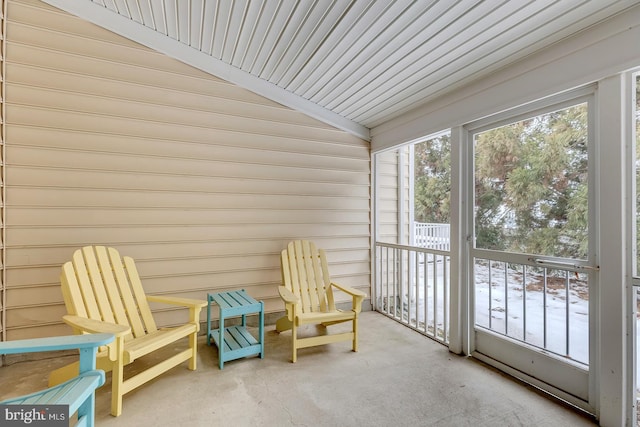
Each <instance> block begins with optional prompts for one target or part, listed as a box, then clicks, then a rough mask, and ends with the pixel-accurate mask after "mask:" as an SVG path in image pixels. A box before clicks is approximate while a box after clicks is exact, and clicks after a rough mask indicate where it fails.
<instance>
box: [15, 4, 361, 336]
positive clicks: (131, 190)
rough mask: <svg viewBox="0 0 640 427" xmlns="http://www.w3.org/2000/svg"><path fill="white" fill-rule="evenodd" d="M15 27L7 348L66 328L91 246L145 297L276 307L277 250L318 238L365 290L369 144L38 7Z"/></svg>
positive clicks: (165, 313)
mask: <svg viewBox="0 0 640 427" xmlns="http://www.w3.org/2000/svg"><path fill="white" fill-rule="evenodd" d="M7 20H8V28H7V56H6V61H7V76H6V85H7V86H6V89H7V93H6V100H5V102H6V126H7V140H6V145H7V146H6V167H7V182H6V193H7V200H6V206H7V224H6V227H7V241H6V247H7V264H6V272H7V282H6V293H7V307H6V310H7V312H6V317H7V325H6V326H7V339H18V338H26V337H36V336H46V335H55V334H61V333H66V332H69V329H67V327H66V326H64V325H63V324H62V322H61V317H62V315H64V314H65V312H66V311H65V308H64V304H63V301H62V295H61V292H60V285H59V273H60V266H61V264H62V263H64V262H65V261H67V260H69V258H70V257H71V255H72V253H73V251H74V250H76V249H78V248H80V247H82V246H84V245H90V244H100V245H107V246H114V247H116V248H117V249H119V250H120V252H121V254H123V255H130V256H132V257H134V258H135V259H136V261H137V265H138V268H139V271H140V274H141V276H142V279H143V284H144V286H145V289H146V291H147V293H149V294H168V295H179V296H184V297H191V298H201V299H204V298H206V294H207V292H210V291H216V290H224V289H238V288H244V289H246V290H247V291H248V292H249V293H250V294H251V295H253V296H254V297H255V298H257V299H263V300H264V301H265V305H266V311H267V312H279V311H282V310H283V305H282V303H281V301H280V298H279V297H278V293H277V286H278V284H279V283H280V265H279V252H280V250H281V249H283V248H284V247H285V246H286V243H287V242H288V241H289V240H291V239H297V238H308V239H312V240H314V241H315V242H316V243H317V244H318V246H320V247H323V248H325V249H327V252H328V253H327V255H328V259H329V262H330V269H331V272H332V275H333V279H334V280H336V281H338V282H342V283H344V284H346V285H350V286H355V287H357V288H359V289H361V290H362V291H364V292H366V293H367V295H368V294H369V293H370V252H369V248H370V220H369V217H370V210H369V206H370V203H369V202H370V201H369V198H370V184H369V183H370V158H369V153H370V150H369V144H368V143H367V142H366V141H363V140H361V139H359V138H356V137H354V136H351V135H350V134H348V133H346V132H343V131H340V130H337V129H335V128H332V127H330V126H328V125H325V124H323V123H321V122H319V121H317V120H314V119H312V118H309V117H307V116H305V115H303V114H301V113H299V112H296V111H293V110H291V109H289V108H286V107H283V106H281V105H279V104H276V103H274V102H271V101H269V100H267V99H265V98H262V97H260V96H258V95H256V94H253V93H251V92H249V91H246V90H244V89H241V88H239V87H236V86H234V85H232V84H229V83H226V82H224V81H222V80H220V79H218V78H215V77H213V76H211V75H208V74H206V73H204V72H201V71H199V70H197V69H195V68H192V67H190V66H187V65H185V64H183V63H180V62H178V61H176V60H173V59H171V58H169V57H167V56H164V55H162V54H160V53H157V52H154V51H152V50H150V49H148V48H146V47H143V46H140V45H137V44H135V43H133V42H131V41H129V40H126V39H124V38H122V37H120V36H117V35H114V34H112V33H110V32H108V31H106V30H104V29H101V28H99V27H97V26H95V25H93V24H91V23H88V22H85V21H82V20H80V19H78V18H76V17H73V16H71V15H68V14H66V13H63V12H60V11H58V10H56V9H54V8H52V7H50V6H47V5H45V4H44V3H41V2H39V1H36V0H15V1H14V0H10V1H9V8H8V13H7ZM155 314H156V319H157V321H158V323H159V324H160V325H171V324H174V323H177V322H178V321H180V320H182V317H181V316H182V313H181V312H180V311H176V310H173V309H159V308H158V309H157V310H156V311H155ZM205 315H206V314H204V313H203V316H205ZM202 319H203V320H204V317H203V318H202Z"/></svg>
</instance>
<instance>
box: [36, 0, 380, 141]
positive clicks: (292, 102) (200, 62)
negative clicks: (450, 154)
mask: <svg viewBox="0 0 640 427" xmlns="http://www.w3.org/2000/svg"><path fill="white" fill-rule="evenodd" d="M43 1H44V2H45V3H47V4H50V5H51V6H54V7H57V8H58V9H61V10H64V11H65V12H68V13H71V14H72V15H75V16H78V17H80V18H82V19H84V20H86V21H89V22H92V23H94V24H96V25H98V26H100V27H103V28H105V29H107V30H109V31H112V32H114V33H116V34H119V35H121V36H123V37H126V38H128V39H130V40H133V41H135V42H137V43H140V44H142V45H144V46H147V47H149V48H151V49H153V50H155V51H158V52H161V53H164V54H165V55H168V56H170V57H172V58H175V59H177V60H179V61H181V62H184V63H185V64H188V65H191V66H193V67H195V68H198V69H200V70H202V71H205V72H207V73H209V74H211V75H213V76H216V77H218V78H221V79H223V80H226V81H228V82H231V83H234V84H236V85H238V86H240V87H242V88H244V89H247V90H250V91H252V92H254V93H257V94H259V95H261V96H264V97H265V98H268V99H270V100H272V101H275V102H278V103H280V104H282V105H284V106H287V107H289V108H292V109H294V110H297V111H300V112H302V113H304V114H306V115H308V116H311V117H313V118H315V119H317V120H320V121H322V122H325V123H327V124H329V125H331V126H335V127H336V128H338V129H342V130H344V131H346V132H349V133H351V134H353V135H356V136H358V137H359V138H362V139H364V140H366V141H370V133H369V128H367V127H365V126H363V125H361V124H359V123H356V122H354V121H352V120H350V119H348V118H346V117H343V116H341V115H339V114H337V113H335V112H333V111H331V110H328V109H326V108H324V107H322V106H320V105H318V104H315V103H314V102H311V101H309V100H307V99H305V98H302V97H301V96H299V95H296V94H294V93H291V92H288V91H286V90H284V89H282V88H281V87H279V86H277V85H275V84H273V83H271V82H269V81H267V80H263V79H260V78H258V77H256V76H254V75H251V74H249V73H247V72H246V71H243V70H240V69H238V68H236V67H234V66H232V65H230V64H226V63H224V62H222V61H221V60H219V59H216V58H214V57H212V56H210V55H208V54H206V53H204V52H200V51H199V50H197V49H194V48H191V47H189V46H186V45H185V44H184V43H181V42H179V41H177V40H175V39H172V38H170V37H168V36H166V35H164V34H161V33H159V32H157V31H154V30H152V29H151V28H148V27H146V26H144V25H142V24H140V23H138V22H136V21H133V20H131V19H128V18H127V17H124V16H121V15H119V14H117V13H115V12H113V11H111V10H109V9H107V8H105V7H103V6H100V5H98V4H96V3H94V2H92V1H89V0H81V1H80V0H75V1H68V0H43Z"/></svg>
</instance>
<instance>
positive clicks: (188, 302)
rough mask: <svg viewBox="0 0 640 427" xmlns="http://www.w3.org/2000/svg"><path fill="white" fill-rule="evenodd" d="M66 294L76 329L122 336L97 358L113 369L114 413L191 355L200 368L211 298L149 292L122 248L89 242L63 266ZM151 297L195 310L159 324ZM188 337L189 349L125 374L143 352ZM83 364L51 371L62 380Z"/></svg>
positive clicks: (67, 319)
mask: <svg viewBox="0 0 640 427" xmlns="http://www.w3.org/2000/svg"><path fill="white" fill-rule="evenodd" d="M61 282H62V293H63V296H64V301H65V305H66V307H67V312H68V313H69V314H68V315H65V316H63V320H64V321H65V323H67V324H68V325H70V326H71V327H73V329H74V331H75V332H76V333H101V332H106V333H111V334H114V335H115V336H116V339H115V341H114V342H113V343H111V344H109V345H108V346H106V348H105V349H104V350H102V351H100V352H99V353H98V355H97V357H96V365H97V368H98V369H102V370H104V371H105V372H109V371H111V372H112V378H111V382H112V392H111V415H113V416H118V415H120V414H121V413H122V396H123V395H124V394H126V393H128V392H130V391H131V390H133V389H135V388H137V387H139V386H140V385H142V384H144V383H146V382H147V381H150V380H152V379H153V378H155V377H157V376H158V375H160V374H162V373H164V372H166V371H167V370H169V369H171V368H173V367H175V366H177V365H179V364H180V363H182V362H184V361H186V360H189V369H191V370H195V369H196V355H197V348H198V347H197V335H198V330H199V329H200V322H199V317H200V310H201V309H202V308H203V307H205V306H206V305H207V302H206V301H200V300H192V299H186V298H173V297H162V296H151V295H145V292H144V290H143V288H142V283H141V281H140V277H139V275H138V272H137V270H136V266H135V263H134V261H133V259H132V258H130V257H123V258H120V254H119V253H118V251H117V250H116V249H113V248H105V247H104V246H87V247H84V248H82V249H78V250H77V251H76V252H75V253H74V254H73V260H72V261H70V262H67V263H65V264H64V265H63V266H62V274H61ZM149 302H158V303H165V304H172V305H179V306H183V307H186V308H188V309H189V311H190V313H189V322H188V323H186V324H184V325H181V326H177V327H173V328H162V329H158V328H157V326H156V323H155V321H154V319H153V316H152V313H151V309H150V308H149ZM183 338H187V339H188V343H189V348H188V349H185V350H183V351H181V352H180V353H178V354H175V355H172V356H171V357H169V358H168V359H166V360H163V361H161V362H159V363H158V364H156V365H154V366H152V367H150V368H147V369H146V370H144V371H142V372H140V373H138V374H136V375H134V376H131V377H129V378H127V379H126V380H125V379H124V366H126V365H128V364H130V363H132V362H133V361H134V360H136V359H138V358H139V357H141V356H144V355H147V354H149V353H151V352H153V351H155V350H158V349H160V348H163V347H165V346H168V345H170V344H173V343H175V342H176V341H178V340H180V339H183ZM77 372H78V365H77V364H72V365H68V366H65V367H63V368H60V369H58V370H56V371H54V372H52V373H51V375H50V376H49V385H50V386H51V385H56V384H59V383H61V382H63V381H66V380H67V379H69V378H72V377H73V376H75V375H77Z"/></svg>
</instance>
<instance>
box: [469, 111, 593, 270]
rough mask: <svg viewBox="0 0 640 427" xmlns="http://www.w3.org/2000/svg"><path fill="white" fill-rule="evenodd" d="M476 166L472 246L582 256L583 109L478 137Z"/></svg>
mask: <svg viewBox="0 0 640 427" xmlns="http://www.w3.org/2000/svg"><path fill="white" fill-rule="evenodd" d="M475 169H476V174H475V175H476V182H475V187H476V189H475V191H476V204H475V209H476V224H475V225H476V245H477V246H478V247H480V248H485V249H496V250H509V251H515V252H521V253H534V254H543V255H553V256H564V257H577V258H585V257H586V254H587V106H586V104H583V105H579V106H575V107H571V108H568V109H564V110H560V111H557V112H553V113H549V114H545V115H542V116H538V117H535V118H533V119H530V120H525V121H521V122H518V123H514V124H511V125H507V126H502V127H499V128H496V129H493V130H489V131H486V132H483V133H481V134H478V135H477V136H476V139H475Z"/></svg>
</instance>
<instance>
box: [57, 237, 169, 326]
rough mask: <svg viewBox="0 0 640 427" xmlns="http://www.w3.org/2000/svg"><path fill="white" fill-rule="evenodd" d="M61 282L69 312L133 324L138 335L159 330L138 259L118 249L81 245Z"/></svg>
mask: <svg viewBox="0 0 640 427" xmlns="http://www.w3.org/2000/svg"><path fill="white" fill-rule="evenodd" d="M61 282H62V290H63V295H64V300H65V305H66V307H67V311H68V312H69V314H74V315H77V316H81V317H86V318H89V319H94V320H101V321H106V322H111V323H117V324H119V325H124V326H129V327H130V328H131V332H132V336H133V337H136V338H137V337H141V336H144V335H146V334H147V333H151V332H155V331H156V330H157V326H156V323H155V321H154V319H153V316H152V314H151V309H150V307H149V304H148V302H147V299H146V296H145V293H144V290H143V288H142V283H141V281H140V276H139V275H138V271H137V269H136V266H135V263H134V261H133V259H132V258H130V257H124V258H121V257H120V254H119V253H118V251H117V250H115V249H113V248H105V247H104V246H87V247H84V248H82V249H78V250H77V251H76V252H75V253H74V254H73V260H72V261H69V262H67V263H65V264H64V265H63V267H62V276H61ZM130 337H131V336H129V337H128V338H130Z"/></svg>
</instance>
